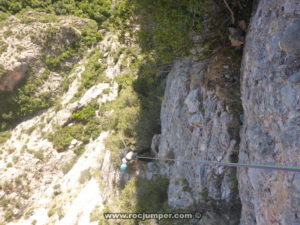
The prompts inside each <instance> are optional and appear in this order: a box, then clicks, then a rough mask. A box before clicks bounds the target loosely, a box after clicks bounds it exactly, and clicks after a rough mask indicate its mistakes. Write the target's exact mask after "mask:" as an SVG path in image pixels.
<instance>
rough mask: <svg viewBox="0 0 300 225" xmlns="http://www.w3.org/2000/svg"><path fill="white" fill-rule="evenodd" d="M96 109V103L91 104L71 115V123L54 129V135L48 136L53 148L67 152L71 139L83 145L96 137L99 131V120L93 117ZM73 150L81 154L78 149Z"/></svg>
mask: <svg viewBox="0 0 300 225" xmlns="http://www.w3.org/2000/svg"><path fill="white" fill-rule="evenodd" d="M98 107H99V106H98V104H97V103H96V102H91V103H90V104H88V105H87V106H86V107H84V108H82V109H80V110H78V111H75V112H74V113H73V114H72V116H71V120H72V121H73V123H71V124H70V125H68V126H64V127H59V126H58V127H56V129H55V131H54V133H53V134H50V135H49V136H48V139H49V140H50V141H52V143H53V145H54V147H55V148H56V149H57V150H58V151H60V152H61V151H65V150H67V148H68V146H69V145H70V143H71V141H72V140H73V139H76V140H79V141H82V142H83V144H85V143H87V142H88V141H89V140H90V139H94V138H96V137H98V135H99V134H100V131H101V126H100V119H98V118H96V115H95V112H96V109H98ZM75 150H78V151H77V153H78V154H80V153H81V150H80V149H75ZM75 153H76V152H75Z"/></svg>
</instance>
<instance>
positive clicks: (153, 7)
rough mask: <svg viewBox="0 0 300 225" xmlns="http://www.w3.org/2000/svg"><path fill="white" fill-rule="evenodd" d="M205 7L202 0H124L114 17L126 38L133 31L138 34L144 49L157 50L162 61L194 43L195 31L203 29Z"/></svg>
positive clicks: (135, 34)
mask: <svg viewBox="0 0 300 225" xmlns="http://www.w3.org/2000/svg"><path fill="white" fill-rule="evenodd" d="M202 6H203V1H202V0H200V1H199V0H169V1H166V0H158V1H151V0H133V1H130V0H123V1H121V2H120V3H119V4H118V5H117V6H116V10H115V11H114V12H113V16H114V19H115V21H114V22H115V24H116V27H117V28H118V29H119V30H121V31H122V32H123V33H122V35H123V37H124V38H125V36H126V35H125V34H126V33H127V32H130V33H131V38H132V37H138V42H139V45H140V46H141V48H142V49H143V50H144V52H146V53H149V52H151V53H153V54H154V55H155V57H156V58H158V59H159V61H160V62H161V61H162V62H170V61H171V60H173V59H174V58H177V57H181V56H183V55H185V54H187V53H188V51H189V49H190V48H191V47H192V46H193V45H192V43H193V42H192V41H191V32H194V33H195V32H198V31H199V30H202V28H203V19H204V12H203V10H202V8H203V7H202ZM133 15H134V16H133ZM135 24H139V25H140V29H139V30H138V31H134V29H133V26H135ZM135 32H137V33H135Z"/></svg>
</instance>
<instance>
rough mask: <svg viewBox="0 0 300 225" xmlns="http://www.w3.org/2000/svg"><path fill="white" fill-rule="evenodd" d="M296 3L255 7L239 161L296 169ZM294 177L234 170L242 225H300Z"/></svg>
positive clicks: (247, 51)
mask: <svg viewBox="0 0 300 225" xmlns="http://www.w3.org/2000/svg"><path fill="white" fill-rule="evenodd" d="M299 9H300V4H299V1H280V0H278V1H265V0H262V1H260V2H259V4H258V6H257V9H256V11H255V12H254V14H253V18H252V22H251V25H250V29H249V33H248V35H247V39H246V46H245V49H244V58H243V67H242V103H243V109H244V115H245V116H244V123H243V127H242V131H241V133H240V135H241V146H240V154H239V160H240V161H241V162H246V163H261V164H277V165H286V166H298V167H299V165H300V164H299V159H300V158H299V157H300V154H299V153H300V152H299V144H300V143H299V134H300V133H299V115H300V114H299V98H300V95H299V75H300V74H299V68H300V67H299V65H300V64H299V50H300V49H299V30H300V18H299V14H298V12H299ZM299 188H300V185H299V174H297V173H286V172H276V171H258V170H255V169H247V170H246V169H241V170H239V190H240V197H241V200H242V205H243V207H242V219H241V224H249V225H252V224H295V225H296V224H300V216H299V212H300V204H299V203H300V202H299V198H300V195H299V190H300V189H299Z"/></svg>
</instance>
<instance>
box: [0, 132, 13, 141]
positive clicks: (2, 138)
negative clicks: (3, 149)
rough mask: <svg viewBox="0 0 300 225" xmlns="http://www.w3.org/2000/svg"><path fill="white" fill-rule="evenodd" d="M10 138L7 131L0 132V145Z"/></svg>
mask: <svg viewBox="0 0 300 225" xmlns="http://www.w3.org/2000/svg"><path fill="white" fill-rule="evenodd" d="M10 136H11V132H9V131H3V132H0V144H3V143H4V142H6V141H7V140H8V139H9V138H10Z"/></svg>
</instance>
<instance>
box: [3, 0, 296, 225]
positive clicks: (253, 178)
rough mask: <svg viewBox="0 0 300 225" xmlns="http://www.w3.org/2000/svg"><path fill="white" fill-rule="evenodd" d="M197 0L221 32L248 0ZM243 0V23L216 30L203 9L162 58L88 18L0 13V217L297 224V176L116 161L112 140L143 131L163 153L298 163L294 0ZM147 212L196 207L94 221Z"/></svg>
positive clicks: (134, 140)
mask: <svg viewBox="0 0 300 225" xmlns="http://www.w3.org/2000/svg"><path fill="white" fill-rule="evenodd" d="M114 2H115V4H117V2H118V1H114ZM204 2H205V4H204V3H203V7H207V8H209V10H211V11H213V13H212V15H214V17H215V15H218V16H219V17H220V18H217V19H218V23H220V24H219V26H218V29H221V28H222V27H224V24H226V25H228V24H229V22H228V21H229V20H230V17H231V16H233V17H234V16H235V17H236V18H233V19H232V20H234V19H236V20H238V19H239V17H241V15H240V14H241V12H240V11H239V9H244V10H245V8H246V6H247V5H246V3H245V2H248V3H249V2H251V1H232V2H229V1H227V2H229V6H231V7H232V9H233V10H234V13H235V15H231V14H230V11H228V8H226V6H225V5H224V2H225V1H210V0H207V1H204ZM253 2H254V7H253V14H252V19H251V23H250V25H249V28H247V25H248V24H247V23H246V22H245V21H235V24H231V25H230V27H229V32H227V31H228V27H226V29H224V28H222V29H223V30H221V31H224V30H225V31H226V35H223V36H222V35H220V34H219V33H218V34H217V35H215V34H214V32H213V31H212V32H211V30H213V28H214V29H215V25H216V24H214V22H215V21H214V19H211V17H212V16H211V15H210V14H209V13H208V14H207V15H206V17H205V20H204V22H205V24H207V26H206V27H204V28H202V29H203V33H201V34H198V35H195V37H194V38H195V40H194V41H195V42H197V41H199V40H202V41H203V42H205V41H206V42H208V43H207V44H203V45H200V44H199V43H198V44H199V45H196V46H195V47H194V48H192V49H191V50H190V51H188V54H186V55H185V56H184V57H177V58H176V60H174V61H172V62H168V63H166V64H164V63H162V62H160V61H159V62H157V61H155V59H154V58H155V57H154V56H153V55H151V54H149V55H147V54H145V53H144V52H143V51H142V50H141V46H138V44H137V42H136V40H135V37H133V38H132V37H131V36H130V35H132V34H131V33H126V32H124V31H119V30H115V29H112V28H108V27H105V26H103V27H102V24H101V26H100V27H101V29H98V28H99V26H98V25H99V24H98V25H96V24H95V23H94V22H93V21H92V20H89V19H83V18H79V17H74V16H54V15H51V14H46V13H41V12H36V11H27V12H25V14H24V13H23V14H22V13H20V14H18V15H15V16H10V17H9V18H7V19H6V20H4V21H1V23H0V26H1V29H0V39H1V40H0V51H1V56H0V64H1V65H0V97H1V102H0V104H1V107H0V116H1V117H0V122H1V124H0V130H1V132H0V146H1V151H0V173H1V181H0V224H8V225H14V224H15V225H30V224H33V225H34V224H36V225H52V224H56V225H96V224H101V225H102V224H113V225H114V224H122V225H123V224H125V225H131V224H143V225H150V224H151V225H154V224H170V223H171V224H176V223H177V222H178V223H179V224H181V222H182V223H183V224H199V225H217V224H220V225H223V224H224V225H255V224H259V225H265V224H267V225H269V224H278V225H279V224H280V225H298V224H300V208H299V206H300V195H299V192H300V189H299V188H300V176H299V174H295V173H285V172H276V171H264V170H256V169H239V170H236V169H235V168H226V167H222V166H209V165H205V166H204V165H201V164H198V163H185V162H180V161H176V162H166V161H155V160H153V161H151V162H147V163H145V162H137V163H135V164H133V165H130V166H129V169H128V170H127V171H125V172H121V171H120V170H119V169H118V167H119V164H120V162H121V161H120V159H119V153H120V151H121V150H122V149H123V147H124V145H128V146H130V147H137V146H138V147H140V146H147V147H148V146H149V145H150V142H151V139H152V145H151V148H152V152H151V154H152V155H151V156H156V157H161V158H164V159H165V158H167V159H177V160H183V159H184V160H189V159H190V160H195V161H204V160H205V161H206V160H207V161H218V162H232V163H236V162H243V163H251V164H252V163H257V164H276V165H289V166H298V167H299V166H300V164H299V159H300V158H299V145H300V142H299V140H300V139H299V133H300V130H299V107H298V105H297V104H298V103H299V99H300V95H299V81H300V78H299V77H300V74H299V69H300V66H299V65H300V64H299V50H300V47H299V30H300V14H299V12H300V3H299V2H298V1H297V0H274V1H268V0H261V1H253ZM162 5H163V4H162ZM122 7H123V6H122ZM122 7H120V8H122ZM171 9H172V10H173V8H172V7H171ZM229 9H230V10H231V8H230V7H229ZM209 10H207V11H209ZM199 11H200V10H199ZM199 11H197V10H196V12H195V11H193V13H195V14H193V16H194V17H201V16H202V14H201V13H202V12H201V13H200V12H199ZM224 11H225V13H224ZM249 11H251V10H249ZM122 12H123V11H122ZM236 12H238V13H236ZM185 13H189V11H187V12H185ZM239 13H240V14H239ZM122 15H123V14H122ZM208 15H209V16H208ZM224 15H227V17H228V16H229V17H228V18H229V19H228V18H227V17H224V18H223V16H224ZM115 16H116V15H115ZM143 16H145V15H143ZM145 18H146V19H145ZM145 18H144V19H145V20H146V21H151V20H148V19H149V17H148V15H146V16H145ZM175 18H177V17H176V16H175ZM179 18H181V17H179ZM165 19H166V18H165ZM220 20H221V21H220ZM116 21H118V22H120V21H122V20H120V21H119V20H116ZM152 22H153V21H152ZM239 22H240V23H239ZM237 23H239V24H238V25H237ZM179 24H181V23H179ZM106 25H107V24H106ZM198 25H200V24H198ZM127 26H129V24H126V26H125V27H127ZM199 27H201V26H199ZM212 27H213V28H212ZM145 28H148V29H150V27H147V26H146V27H143V26H141V27H138V26H136V27H134V28H133V29H134V30H139V29H145ZM124 29H125V28H124ZM210 29H211V30H210ZM171 30H172V29H171ZM245 31H247V38H246V40H244V36H243V32H245ZM122 32H123V33H122ZM150 34H151V32H150V33H149V35H150ZM214 35H215V36H214ZM237 35H238V37H236V36H237ZM221 36H222V37H221ZM228 36H229V38H228ZM128 37H129V38H128ZM154 37H156V38H161V36H154ZM126 38H128V40H127V39H126ZM206 38H208V39H209V40H206ZM123 39H125V41H124V40H123ZM133 39H134V41H133ZM149 39H150V38H149ZM210 39H213V40H217V41H220V43H221V44H220V43H217V44H216V43H214V42H213V41H212V42H210V41H211V40H210ZM126 40H127V42H126ZM146 40H147V41H149V40H148V39H146ZM162 40H164V39H162ZM143 41H145V40H143ZM175 42H176V40H175ZM199 42H200V41H199ZM230 43H231V44H233V45H234V46H235V47H232V46H230ZM143 44H144V45H145V43H143ZM173 44H174V43H173ZM213 44H216V46H217V47H216V46H214V47H211V46H210V45H213ZM243 45H245V47H244V49H243V47H242V46H243ZM149 46H151V45H149ZM163 47H165V46H163ZM167 47H168V46H167ZM210 47H211V48H210ZM162 49H167V48H162ZM207 50H208V52H209V54H207ZM242 51H243V55H242ZM204 56H205V57H204ZM241 57H243V60H242V67H241V62H240V60H241ZM162 93H164V94H162ZM162 95H163V96H162ZM161 101H162V104H161V105H160V103H161ZM160 106H161V108H160ZM159 111H160V118H159V116H158V114H159V113H158V112H159ZM153 133H155V134H156V135H154V137H153V138H152V135H153ZM154 211H155V212H164V211H165V212H175V211H176V212H177V211H179V212H186V211H187V212H197V213H198V215H201V218H200V219H199V218H198V219H192V220H185V221H173V220H171V221H157V220H154V219H153V220H147V221H143V222H141V221H137V220H105V219H104V218H103V213H104V212H130V213H133V212H154ZM173 222H174V223H173Z"/></svg>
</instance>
